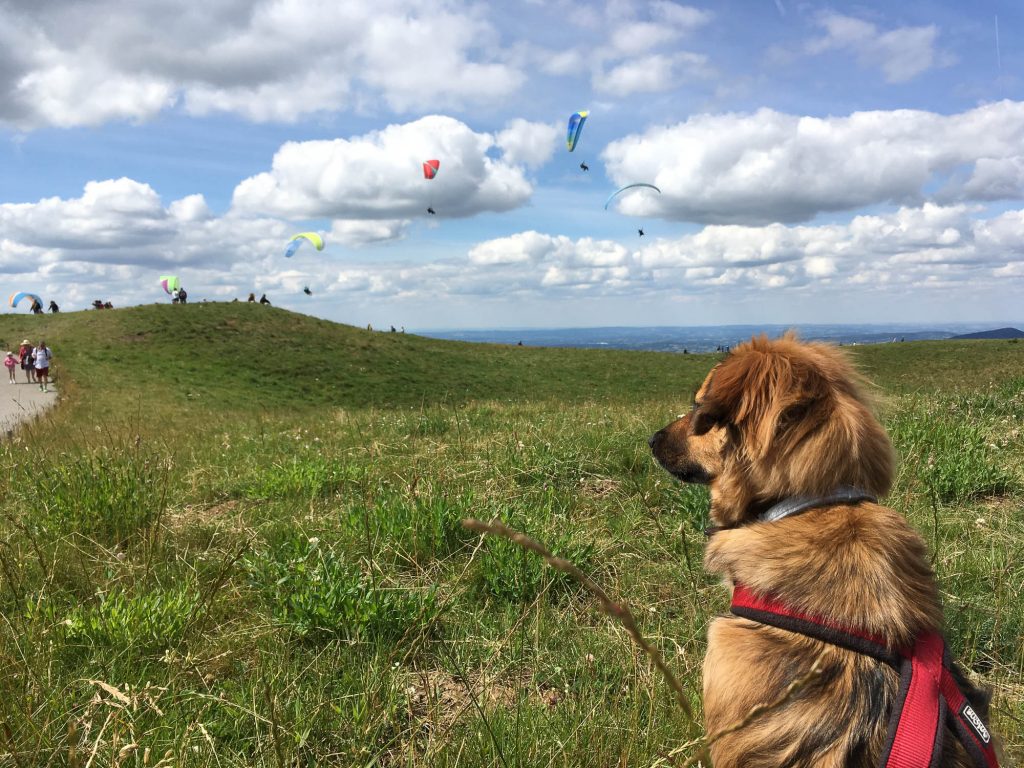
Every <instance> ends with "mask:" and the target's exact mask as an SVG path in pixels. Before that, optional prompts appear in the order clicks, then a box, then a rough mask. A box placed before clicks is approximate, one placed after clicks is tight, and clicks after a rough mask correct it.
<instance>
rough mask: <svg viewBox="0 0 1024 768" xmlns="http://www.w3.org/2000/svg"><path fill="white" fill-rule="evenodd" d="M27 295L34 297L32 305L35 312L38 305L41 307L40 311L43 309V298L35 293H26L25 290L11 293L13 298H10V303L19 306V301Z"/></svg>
mask: <svg viewBox="0 0 1024 768" xmlns="http://www.w3.org/2000/svg"><path fill="white" fill-rule="evenodd" d="M26 297H27V298H30V299H32V304H31V306H32V311H33V312H35V310H36V307H39V311H40V312H41V311H42V309H43V300H42V299H40V298H39V297H38V296H36V295H35V294H34V293H26V292H25V291H19V292H18V293H12V294H11V298H10V299H9V300H8V303H9V304H10V305H11V306H12V307H17V306H18V302H20V301H21V300H22V299H24V298H26Z"/></svg>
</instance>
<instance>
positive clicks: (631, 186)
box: [604, 182, 661, 211]
mask: <svg viewBox="0 0 1024 768" xmlns="http://www.w3.org/2000/svg"><path fill="white" fill-rule="evenodd" d="M641 187H646V188H648V189H653V190H654V191H655V192H657V193H658V194H659V195H660V194H661V190H660V189H658V188H657V187H656V186H654V185H653V184H645V183H643V182H641V183H638V184H627V185H626V186H624V187H619V188H618V189H616V190H615V191H614V192H612V193H611V194H610V195H609V196H608V199H607V200H605V203H604V209H605V210H606V211H607V210H608V206H609V205H611V202H612V200H614V199H615V198H616V197H617V196H618V195H620V194H621V193H623V192H625V191H626V190H627V189H637V188H641Z"/></svg>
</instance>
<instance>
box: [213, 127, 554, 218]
mask: <svg viewBox="0 0 1024 768" xmlns="http://www.w3.org/2000/svg"><path fill="white" fill-rule="evenodd" d="M524 126H525V127H524ZM533 132H534V127H533V126H532V124H525V123H524V124H520V125H518V126H517V127H512V128H510V129H508V132H506V133H505V134H503V136H504V138H505V140H506V141H507V142H509V145H508V147H507V150H508V151H509V152H510V153H511V154H512V156H513V157H515V158H516V159H517V160H524V161H525V160H529V161H530V162H534V161H537V160H539V159H540V157H541V155H540V154H538V153H537V150H530V151H527V150H526V149H525V148H524V147H522V146H521V145H520V139H521V137H522V136H523V134H524V133H525V134H531V133H533ZM540 132H541V133H544V131H543V130H541V131H540ZM517 137H519V138H517ZM498 141H500V139H498V140H496V139H495V138H494V137H493V136H491V135H490V134H486V133H475V132H474V131H472V130H471V129H470V128H469V127H468V126H467V125H465V124H464V123H462V122H460V121H458V120H455V119H454V118H450V117H444V116H441V115H431V116H428V117H424V118H421V119H420V120H416V121H415V122H412V123H405V124H402V125H390V126H388V127H387V128H384V129H383V130H380V131H373V132H372V133H368V134H366V135H364V136H358V137H355V138H352V139H335V140H333V141H307V142H289V143H287V144H285V145H284V146H282V147H281V148H280V149H279V150H278V152H277V154H276V155H275V156H274V160H273V165H272V170H270V171H268V172H264V173H260V174H258V175H256V176H252V177H250V178H248V179H246V180H244V181H242V182H241V183H240V184H239V185H238V186H237V187H236V188H235V192H234V197H233V204H232V205H233V208H234V210H235V211H237V212H240V213H245V214H254V213H260V214H269V215H274V216H284V217H290V218H318V217H329V218H335V219H400V218H408V217H412V216H423V215H424V214H425V211H426V208H427V207H428V206H429V207H432V208H434V209H435V210H436V211H437V212H438V215H439V216H441V217H467V216H473V215H475V214H477V213H481V212H483V211H507V210H510V209H513V208H516V207H517V206H520V205H522V204H523V203H524V202H526V200H527V199H528V198H529V196H530V194H531V192H532V189H533V188H532V186H531V184H530V183H529V182H528V181H527V179H526V177H525V175H524V171H523V168H522V166H520V165H515V164H513V163H511V162H509V160H508V159H507V158H505V157H503V158H501V159H495V158H493V157H491V156H490V155H489V154H488V152H489V151H490V150H492V149H495V148H499V145H498V143H497V142H498ZM541 154H543V152H541ZM434 158H436V159H439V160H440V161H441V168H440V171H439V172H438V174H437V176H436V177H435V178H434V179H431V180H427V179H424V178H423V172H422V163H423V161H424V160H427V159H434Z"/></svg>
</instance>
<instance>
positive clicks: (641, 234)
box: [637, 229, 644, 237]
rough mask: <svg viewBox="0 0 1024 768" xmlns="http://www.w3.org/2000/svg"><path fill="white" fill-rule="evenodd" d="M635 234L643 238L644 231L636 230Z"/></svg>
mask: <svg viewBox="0 0 1024 768" xmlns="http://www.w3.org/2000/svg"><path fill="white" fill-rule="evenodd" d="M637 232H639V233H640V237H643V236H644V231H643V230H642V229H638V230H637Z"/></svg>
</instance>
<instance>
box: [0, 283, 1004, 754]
mask: <svg viewBox="0 0 1024 768" xmlns="http://www.w3.org/2000/svg"><path fill="white" fill-rule="evenodd" d="M26 335H27V336H29V337H31V338H32V339H38V338H40V337H43V338H45V339H46V341H47V343H48V344H49V345H50V346H51V347H52V348H53V350H54V354H55V358H54V365H55V372H56V374H57V389H58V390H59V391H60V392H61V396H62V399H61V402H60V405H59V407H58V408H57V409H56V410H55V411H53V412H51V413H50V414H49V415H47V416H46V417H44V418H42V419H40V420H37V421H36V422H33V423H32V424H30V425H28V426H26V427H25V428H23V429H21V430H20V431H19V432H17V433H16V434H15V435H14V436H13V437H12V438H10V439H5V440H4V441H3V443H2V444H0V461H2V465H3V471H2V472H0V614H2V616H0V618H2V621H0V766H3V767H4V768H6V766H18V767H19V768H21V767H23V766H33V767H34V766H42V765H73V766H86V765H91V766H157V765H161V766H268V767H269V766H273V767H274V768H283V766H314V765H316V766H323V765H344V766H348V765H352V766H485V765H486V766H492V765H493V766H509V767H510V766H517V767H518V766H531V767H533V766H548V765H551V766H573V767H575V766H580V767H581V768H582V766H613V765H614V766H619V765H621V766H654V765H670V764H673V762H681V761H682V760H683V759H685V758H686V757H687V756H689V755H690V754H691V753H692V751H693V750H692V748H686V747H685V745H686V744H687V743H688V742H690V741H692V740H693V739H695V738H697V737H698V736H699V735H700V734H699V733H697V732H696V731H695V730H694V729H693V727H692V726H691V725H690V724H688V722H687V720H686V718H685V717H684V716H683V714H682V713H681V711H680V710H679V708H678V707H677V706H676V705H675V703H674V701H673V698H672V695H671V692H670V691H669V689H668V686H667V685H666V683H665V681H664V680H663V679H662V678H661V676H660V675H659V674H658V673H657V672H656V671H655V670H654V668H653V666H652V664H651V663H650V661H649V660H648V658H647V657H646V656H645V655H644V654H643V653H642V652H640V651H639V650H638V649H637V648H636V647H635V646H634V644H633V643H632V641H631V640H630V638H629V636H628V635H627V634H626V632H625V631H624V630H623V629H622V628H621V627H620V626H619V625H618V624H617V623H615V622H613V621H611V620H609V619H608V618H606V617H605V616H604V615H603V614H601V612H600V611H599V609H598V603H597V601H596V600H595V599H594V598H593V597H592V596H591V595H590V594H589V593H586V592H585V591H583V590H582V589H581V588H580V586H579V585H578V584H577V583H576V582H574V581H572V580H570V579H569V578H567V577H565V576H562V575H560V574H557V573H555V572H552V571H550V570H548V569H546V568H545V567H544V566H542V565H541V564H540V563H539V561H538V560H537V559H536V558H535V557H534V556H532V555H527V554H525V553H524V552H522V551H521V550H520V549H518V548H517V547H515V546H513V545H511V544H508V543H507V542H504V541H502V540H494V539H490V538H488V539H485V540H481V539H480V537H479V536H477V535H475V534H471V533H469V532H467V531H466V530H465V529H464V528H463V527H462V526H461V525H460V524H459V521H460V520H461V519H462V518H464V517H469V516H472V517H476V518H481V519H490V518H492V517H495V516H497V517H500V518H501V519H502V520H504V521H506V522H507V523H508V524H510V525H512V526H513V527H516V528H519V529H521V530H524V531H527V532H529V533H530V534H532V535H534V536H535V537H537V538H538V539H540V540H542V541H544V542H546V543H547V544H548V545H549V546H551V547H552V548H553V549H554V550H555V552H556V553H558V554H562V555H564V556H566V557H568V558H569V559H571V560H572V561H573V562H575V563H576V564H577V565H579V566H580V567H581V568H582V569H583V570H584V571H585V572H587V573H588V574H590V575H591V576H592V577H593V578H594V579H595V580H597V581H598V582H599V583H600V584H602V585H603V586H604V587H605V588H606V589H607V591H608V592H609V593H610V594H611V595H612V596H613V597H615V598H616V599H620V600H622V601H624V602H626V603H628V604H629V605H630V606H632V607H633V609H634V612H635V613H636V614H637V617H638V621H639V623H640V626H641V629H642V630H643V632H644V633H645V634H646V636H647V637H649V638H650V639H651V640H652V642H653V643H654V644H655V645H656V646H657V647H658V649H659V650H660V651H661V653H662V654H663V655H664V657H665V658H666V660H667V662H668V664H669V666H670V667H671V668H672V669H673V671H674V672H675V673H676V675H677V676H678V677H679V678H680V679H681V681H682V683H683V685H684V687H685V688H686V689H687V691H688V692H689V694H690V698H691V701H692V704H693V706H694V708H695V709H697V710H698V711H699V707H700V701H699V695H698V694H699V690H700V685H699V674H700V665H701V660H702V656H703V650H704V643H705V638H704V635H705V630H706V625H707V623H708V621H709V620H710V618H711V617H712V616H713V615H715V614H716V613H718V612H721V611H722V610H723V609H724V608H725V593H724V590H723V589H722V588H721V587H720V586H719V585H718V584H717V583H716V582H715V581H714V580H712V579H711V578H709V577H708V576H707V575H706V574H704V573H703V571H702V569H701V550H702V534H701V531H702V530H703V527H704V524H705V515H706V510H707V498H706V492H705V491H704V490H703V489H701V488H694V487H684V486H681V485H679V484H677V483H675V482H674V481H672V480H671V479H670V478H669V477H668V476H667V475H666V474H665V473H664V472H662V471H661V470H660V469H658V468H657V467H656V466H655V464H654V462H653V460H652V459H651V458H650V455H649V453H648V450H647V444H646V438H647V436H648V435H650V434H651V433H652V432H653V431H655V430H656V429H657V428H659V427H660V426H662V425H664V423H666V422H667V421H668V420H669V419H671V418H673V417H674V416H675V415H676V414H677V413H679V412H681V411H683V410H685V409H686V408H688V406H689V402H690V398H691V395H692V392H693V390H694V389H695V387H696V386H697V384H698V383H699V382H700V380H701V379H702V378H703V376H704V374H705V373H706V372H707V370H708V369H709V368H710V366H711V365H712V364H713V362H714V361H715V359H716V357H717V356H715V355H686V356H682V355H670V354H660V353H647V352H621V351H604V350H566V349H531V348H524V347H507V346H498V345H470V344H460V343H455V342H444V341H437V340H431V339H424V338H420V337H416V336H413V335H406V334H391V333H374V332H370V331H366V330H361V329H355V328H351V327H348V326H341V325H337V324H333V323H330V322H326V321H322V320H317V319H314V318H310V317H306V316H303V315H297V314H293V313H289V312H286V311H283V310H279V309H271V308H266V307H261V306H257V305H250V304H246V303H243V304H198V305H191V306H185V307H181V306H170V305H160V306H151V307H140V308H134V309H125V310H115V311H102V312H95V311H93V312H87V313H69V314H66V315H57V316H47V317H33V316H12V315H8V316H4V317H2V318H0V348H3V349H7V348H10V347H11V346H15V347H16V344H17V342H18V341H20V340H21V339H22V338H23V337H24V336H26ZM853 352H854V355H855V358H856V359H857V361H858V363H859V364H860V366H861V367H862V368H863V369H864V370H865V371H867V372H868V373H869V375H870V376H871V378H872V380H873V381H874V382H875V383H876V385H877V389H878V392H877V394H878V398H879V403H880V408H881V410H882V413H883V419H884V422H885V425H886V427H887V428H888V430H889V432H890V434H891V436H892V438H893V441H894V443H895V445H896V448H897V452H898V454H899V457H900V471H899V475H898V480H897V484H896V487H895V489H894V491H893V493H892V494H891V496H890V497H889V499H888V503H889V504H890V505H891V506H893V507H894V508H896V509H898V510H900V511H902V512H904V513H905V514H906V515H907V516H908V517H909V518H910V519H911V521H912V522H913V523H914V524H915V525H916V526H917V527H918V529H919V530H920V531H921V532H922V534H923V535H924V536H925V538H926V539H927V540H928V542H929V545H930V547H931V549H932V553H933V557H934V564H935V568H936V570H937V572H938V575H939V579H940V582H941V588H942V595H943V599H944V601H945V605H946V611H947V620H948V628H947V630H948V632H947V633H948V637H949V640H950V642H951V645H952V647H953V649H954V651H955V652H956V654H957V655H958V656H959V658H960V659H961V660H962V662H963V663H964V665H965V666H966V667H967V668H969V669H970V670H971V671H972V673H973V674H974V675H975V676H976V678H977V679H978V680H979V681H983V682H985V683H986V684H988V685H990V686H992V687H993V689H994V693H995V715H994V724H995V726H996V728H997V729H998V730H999V732H1000V733H1001V734H1002V735H1003V737H1004V739H1005V740H1006V742H1007V751H1008V754H1009V756H1010V757H1012V758H1014V759H1015V760H1016V761H1018V762H1019V761H1021V760H1024V640H1022V637H1024V594H1022V592H1024V511H1022V508H1024V434H1022V431H1024V344H1017V343H1014V342H1008V341H965V342H952V341H950V342H917V343H907V344H889V345H879V346H868V347H857V348H856V349H855V350H853ZM22 386H24V385H22Z"/></svg>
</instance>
